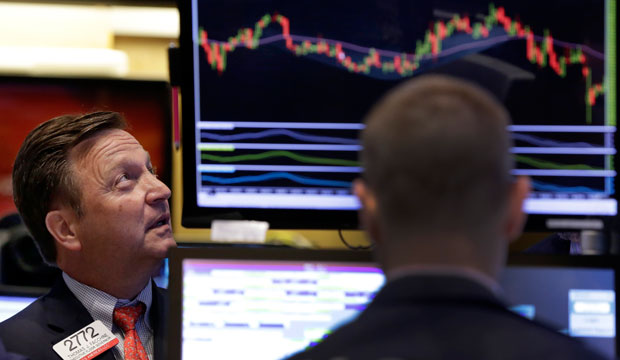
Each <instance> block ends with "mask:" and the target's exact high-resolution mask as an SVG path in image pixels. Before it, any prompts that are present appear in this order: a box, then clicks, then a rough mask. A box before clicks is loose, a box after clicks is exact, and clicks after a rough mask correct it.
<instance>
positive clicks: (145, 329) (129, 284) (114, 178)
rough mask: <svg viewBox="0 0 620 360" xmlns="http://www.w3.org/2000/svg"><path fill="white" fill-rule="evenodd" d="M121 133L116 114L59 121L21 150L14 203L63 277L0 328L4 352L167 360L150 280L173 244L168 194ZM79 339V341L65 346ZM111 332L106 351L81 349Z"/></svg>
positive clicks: (158, 300)
mask: <svg viewBox="0 0 620 360" xmlns="http://www.w3.org/2000/svg"><path fill="white" fill-rule="evenodd" d="M126 126H127V124H126V122H125V120H124V119H123V118H122V117H121V116H120V115H119V114H117V113H113V112H97V113H91V114H86V115H83V116H60V117H57V118H54V119H51V120H49V121H47V122H44V123H42V124H41V125H39V126H38V127H37V128H35V129H34V130H33V131H32V132H31V133H30V134H29V135H28V136H27V137H26V139H25V141H24V143H23V144H22V146H21V148H20V151H19V153H18V155H17V158H16V160H15V165H14V168H13V194H14V198H15V204H16V205H17V208H18V210H19V212H20V215H21V216H22V218H23V220H24V223H25V224H26V226H27V227H28V229H29V230H30V232H31V233H32V235H33V237H34V239H35V241H36V243H37V245H38V247H39V249H40V251H41V254H42V255H43V257H44V259H45V261H46V262H48V263H49V264H52V265H55V266H58V268H60V269H61V270H62V272H63V273H62V277H61V278H59V279H58V281H57V282H56V284H55V285H54V287H53V288H52V289H51V291H50V292H49V293H48V294H47V295H44V296H43V297H41V298H40V299H38V300H37V301H35V302H34V303H33V304H31V305H30V306H29V307H27V308H26V309H24V310H23V311H21V312H20V313H18V314H17V315H15V316H14V317H12V318H10V319H8V320H6V321H5V322H3V323H1V324H0V339H2V341H3V342H4V344H5V346H6V348H7V350H8V351H11V352H16V353H20V354H24V355H26V356H28V357H30V358H32V359H58V358H60V357H62V358H67V356H69V355H68V354H70V353H72V354H74V355H75V353H80V354H82V355H84V356H85V355H87V354H90V353H93V352H94V353H100V354H99V356H100V358H101V359H114V358H116V359H127V360H129V359H141V360H146V359H150V360H153V359H161V358H163V357H164V356H165V350H164V334H163V330H164V329H165V323H164V321H165V315H164V311H165V310H166V300H165V294H164V293H163V291H162V290H161V289H158V288H157V286H156V285H155V284H154V282H153V281H152V279H151V275H152V274H153V273H154V272H155V271H156V270H157V269H158V268H159V266H160V264H161V261H162V260H163V259H164V258H165V256H166V253H167V251H168V249H169V248H170V247H172V246H175V245H176V243H175V241H174V238H173V236H172V230H171V226H170V211H169V205H168V198H169V197H170V189H168V187H167V186H166V185H164V184H163V183H162V182H161V181H159V180H158V179H157V176H156V175H155V172H154V169H153V167H152V165H151V161H150V158H149V154H148V152H146V151H145V150H144V149H143V148H142V146H141V145H140V143H139V142H138V141H137V140H136V139H135V138H134V137H133V136H132V135H131V134H129V133H128V132H126V131H125V128H126ZM95 321H96V322H95ZM89 327H90V328H93V329H95V330H92V331H89V330H88V329H89ZM80 330H84V331H82V332H81V333H80V334H81V335H80V336H82V339H83V340H80V341H78V340H79V339H80V337H77V338H75V337H74V338H71V335H72V334H74V333H76V332H79V331H80ZM100 330H101V331H100ZM108 331H109V332H111V333H108V334H109V340H110V341H108V342H106V344H105V345H106V346H108V347H109V346H111V349H109V350H108V349H107V348H106V347H101V346H95V348H93V347H89V345H88V344H86V345H85V343H88V342H89V341H91V342H96V340H94V339H95V337H96V336H95V335H94V334H98V335H97V336H100V337H99V339H102V336H104V335H103V334H104V333H105V332H108ZM89 334H90V335H91V338H88V336H87V335H89ZM106 336H107V335H106ZM117 339H118V344H116V345H115V344H114V343H115V342H116V341H117ZM55 345H56V346H55ZM54 346H55V348H56V349H53V347H54ZM63 351H64V353H63ZM60 353H63V354H64V355H62V356H61V355H60ZM82 357H83V356H79V357H78V358H82Z"/></svg>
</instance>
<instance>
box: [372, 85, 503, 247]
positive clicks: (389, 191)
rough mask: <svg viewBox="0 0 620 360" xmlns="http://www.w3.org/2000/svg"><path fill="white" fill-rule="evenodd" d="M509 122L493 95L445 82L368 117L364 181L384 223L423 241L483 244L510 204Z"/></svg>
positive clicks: (394, 99)
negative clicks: (461, 238) (481, 237)
mask: <svg viewBox="0 0 620 360" xmlns="http://www.w3.org/2000/svg"><path fill="white" fill-rule="evenodd" d="M509 120H510V119H509V115H508V113H507V112H506V110H505V109H504V108H503V106H502V105H501V104H500V103H499V102H497V100H495V99H494V98H493V97H492V96H491V95H490V94H489V93H487V92H486V91H484V90H483V89H481V88H479V87H478V86H475V85H473V84H471V83H468V82H465V81H462V80H457V79H455V78H451V77H447V76H439V75H427V76H422V77H419V78H416V79H412V80H409V81H407V82H405V83H404V84H401V85H400V86H398V87H397V88H395V89H394V90H392V91H391V92H390V93H389V94H388V95H387V96H385V97H384V98H383V99H382V100H381V101H380V102H379V103H378V104H376V105H375V106H374V107H373V109H372V110H371V112H370V113H369V114H368V116H367V117H366V120H365V121H366V128H365V130H364V131H363V134H362V145H363V150H362V155H361V158H362V165H363V167H364V177H365V180H366V182H367V183H368V185H369V186H370V188H371V189H372V190H373V192H374V193H375V194H376V197H377V202H378V206H379V210H380V216H381V218H380V220H381V221H382V222H383V223H384V224H386V225H385V226H386V227H388V228H390V229H392V230H394V231H401V232H405V233H408V234H410V235H414V233H416V234H427V235H428V234H435V235H437V234H441V233H442V232H443V233H461V234H463V235H469V236H476V235H477V234H480V232H485V231H488V230H489V229H490V228H491V227H493V226H496V225H498V224H497V221H496V220H497V219H499V217H500V216H501V215H502V214H503V213H504V210H505V208H506V204H507V199H508V186H509V184H510V181H511V178H510V170H511V168H512V166H513V161H512V157H511V155H510V153H509V149H510V143H511V142H510V137H509V135H508V133H507V130H506V127H507V125H508V123H509Z"/></svg>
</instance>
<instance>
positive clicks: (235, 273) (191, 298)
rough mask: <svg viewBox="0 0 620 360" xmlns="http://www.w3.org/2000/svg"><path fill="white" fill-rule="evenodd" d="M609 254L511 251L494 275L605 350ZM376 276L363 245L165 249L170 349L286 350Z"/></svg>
mask: <svg viewBox="0 0 620 360" xmlns="http://www.w3.org/2000/svg"><path fill="white" fill-rule="evenodd" d="M613 261H614V260H613V259H610V258H601V257H540V256H513V257H511V258H510V259H509V266H508V267H507V268H506V269H505V271H504V273H503V274H502V277H501V279H500V285H501V287H502V288H503V297H504V299H505V300H506V302H507V303H508V304H510V309H511V310H513V311H515V312H516V313H518V314H520V315H522V316H524V317H527V318H529V319H536V320H537V321H540V322H543V323H545V324H547V325H548V326H550V327H551V328H554V329H556V330H558V331H560V332H563V333H565V334H567V335H570V336H573V337H578V338H580V340H582V341H583V342H585V343H586V344H588V345H589V346H591V347H592V348H594V349H596V350H597V351H599V352H600V353H602V354H606V355H609V356H611V357H613V356H615V354H616V323H617V320H616V300H615V288H616V274H615V269H616V265H615V264H614V263H613ZM383 283H384V277H383V275H382V272H381V270H380V269H379V267H378V266H377V265H376V263H374V262H373V260H372V257H371V255H370V254H369V253H368V252H351V251H336V250H296V249H282V248H280V249H272V248H271V249H265V248H243V247H234V248H177V249H173V250H172V252H171V254H170V288H169V292H170V299H171V304H170V306H171V307H170V318H169V327H168V329H169V334H168V344H169V352H170V353H169V358H174V359H180V360H192V359H202V358H204V357H205V356H209V357H214V358H226V359H230V360H236V359H248V358H252V359H256V360H261V359H264V360H275V359H282V358H285V357H286V356H287V355H290V354H292V353H295V352H298V351H300V350H303V349H304V348H306V347H308V346H312V345H314V344H315V343H317V342H319V341H320V340H321V339H322V338H324V337H325V336H327V335H328V334H329V333H330V332H331V331H332V330H333V329H335V328H337V327H338V326H339V325H342V324H344V323H346V322H348V321H351V320H353V319H354V318H355V317H356V316H357V315H358V314H359V312H360V311H362V310H363V309H364V308H365V306H366V305H367V303H368V302H369V301H371V300H372V299H373V298H374V295H375V294H376V292H377V291H378V290H379V289H380V288H381V286H382V285H383Z"/></svg>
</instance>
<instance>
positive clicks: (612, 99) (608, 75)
mask: <svg viewBox="0 0 620 360" xmlns="http://www.w3.org/2000/svg"><path fill="white" fill-rule="evenodd" d="M606 4H607V9H606V11H605V14H606V15H607V16H606V19H605V24H606V25H607V26H606V31H605V39H606V41H605V80H604V81H605V91H606V94H605V105H606V114H605V115H606V116H605V118H606V123H607V125H610V126H616V96H617V95H616V26H617V24H616V0H609V1H606Z"/></svg>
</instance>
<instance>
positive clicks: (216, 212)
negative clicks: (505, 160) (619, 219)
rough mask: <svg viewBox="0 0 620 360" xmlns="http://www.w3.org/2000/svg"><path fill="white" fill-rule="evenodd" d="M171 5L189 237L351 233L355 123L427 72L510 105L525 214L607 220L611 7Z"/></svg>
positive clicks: (611, 145) (390, 1)
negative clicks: (250, 230) (239, 229)
mask: <svg viewBox="0 0 620 360" xmlns="http://www.w3.org/2000/svg"><path fill="white" fill-rule="evenodd" d="M179 6H180V10H181V23H182V24H181V27H182V30H181V49H182V52H183V54H184V55H183V64H185V65H186V66H184V67H183V69H181V70H180V71H182V72H183V79H184V80H183V88H182V92H183V111H184V112H183V116H184V139H185V143H184V145H185V147H184V150H185V153H184V189H183V190H184V193H185V198H184V213H183V221H184V225H186V226H208V225H209V221H210V220H211V219H214V218H241V219H257V220H267V221H270V222H271V223H272V226H273V227H293V228H299V227H302V228H303V227H308V228H317V227H318V228H330V227H335V228H346V227H350V226H354V225H355V221H356V218H355V215H354V211H355V210H356V209H358V207H359V204H358V202H357V200H356V199H355V197H354V195H353V194H352V192H351V182H352V181H353V179H355V178H356V177H359V176H360V175H361V174H362V173H363V169H362V167H361V165H360V163H359V161H358V153H359V151H360V150H361V146H360V143H359V141H358V137H359V133H360V131H362V130H363V129H364V124H363V121H362V119H363V117H364V115H365V114H366V113H367V111H368V110H369V108H370V107H371V106H372V105H373V104H374V103H375V102H376V101H377V100H378V99H379V98H380V97H381V96H382V95H383V94H385V93H386V91H388V90H390V89H391V88H393V87H395V86H396V85H398V84H399V83H401V82H403V81H405V80H407V79H410V78H412V77H415V76H418V75H421V74H425V73H430V72H440V73H448V74H452V75H455V76H461V77H464V78H466V79H468V80H470V81H474V82H477V83H479V84H480V85H482V86H484V87H486V88H488V89H489V90H490V91H491V92H492V93H493V94H494V95H495V96H496V97H497V98H498V99H500V100H501V101H502V102H503V103H504V104H505V105H506V106H507V108H508V109H509V111H510V113H511V116H512V119H513V124H512V125H511V126H510V127H509V129H508V130H509V131H510V132H511V134H512V137H513V141H514V147H513V148H512V153H513V154H514V157H515V160H516V168H515V169H514V174H515V175H528V176H530V177H531V178H532V183H533V192H532V194H531V196H530V197H529V199H527V201H526V203H525V210H526V211H527V212H528V213H529V214H532V215H536V216H538V215H540V216H544V217H549V216H578V217H582V216H595V217H607V216H613V215H615V214H616V212H617V201H616V198H615V179H616V170H615V161H614V159H615V155H616V147H615V142H614V138H615V133H616V45H615V36H616V1H615V0H588V1H586V0H568V1H566V0H562V1H560V0H555V1H544V2H540V1H538V2H533V1H516V0H504V1H493V2H491V1H475V0H467V1H447V0H433V1H425V2H417V1H416V2H408V1H405V2H403V1H396V0H383V1H364V0H362V1H359V0H356V1H325V0H312V1H304V0H301V1H277V0H271V1H270V0H260V1H256V0H227V1H208V0H191V1H183V2H180V4H179ZM402 161H407V159H402ZM385 186H389V184H385Z"/></svg>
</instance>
